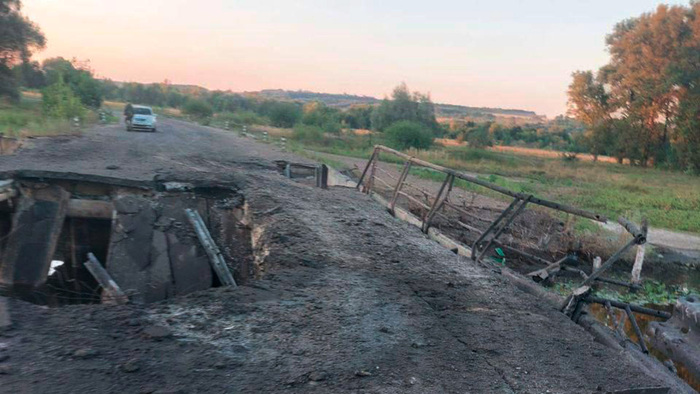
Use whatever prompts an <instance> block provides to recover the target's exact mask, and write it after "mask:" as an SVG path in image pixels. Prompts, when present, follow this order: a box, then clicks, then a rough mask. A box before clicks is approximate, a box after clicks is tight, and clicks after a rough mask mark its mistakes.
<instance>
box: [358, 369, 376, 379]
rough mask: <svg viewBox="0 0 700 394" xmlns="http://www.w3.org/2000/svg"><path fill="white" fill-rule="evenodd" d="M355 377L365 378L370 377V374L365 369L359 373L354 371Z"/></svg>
mask: <svg viewBox="0 0 700 394" xmlns="http://www.w3.org/2000/svg"><path fill="white" fill-rule="evenodd" d="M355 376H357V377H359V378H366V377H367V376H372V372H370V371H367V370H365V369H361V370H359V371H355Z"/></svg>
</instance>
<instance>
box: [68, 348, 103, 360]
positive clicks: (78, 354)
mask: <svg viewBox="0 0 700 394" xmlns="http://www.w3.org/2000/svg"><path fill="white" fill-rule="evenodd" d="M99 354H100V352H99V351H97V350H95V349H91V348H89V347H86V348H82V349H78V350H76V351H75V352H73V357H74V358H79V359H83V360H86V359H89V358H94V357H97V356H98V355H99Z"/></svg>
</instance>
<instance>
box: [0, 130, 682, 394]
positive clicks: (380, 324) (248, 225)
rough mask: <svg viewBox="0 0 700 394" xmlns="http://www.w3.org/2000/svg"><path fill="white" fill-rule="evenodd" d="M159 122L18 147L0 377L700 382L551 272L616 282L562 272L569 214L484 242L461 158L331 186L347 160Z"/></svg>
mask: <svg viewBox="0 0 700 394" xmlns="http://www.w3.org/2000/svg"><path fill="white" fill-rule="evenodd" d="M159 122H160V124H159V132H158V133H126V132H124V131H123V130H122V128H121V127H120V126H118V125H103V126H99V127H95V128H94V129H93V130H90V132H89V133H85V135H83V136H80V137H70V138H63V137H59V138H47V139H37V140H33V141H31V143H27V144H23V145H22V147H21V148H19V149H18V150H17V151H15V152H14V153H12V154H11V155H4V156H0V175H2V176H0V179H2V180H4V181H5V182H3V183H0V185H2V186H1V187H2V189H1V191H0V196H1V197H0V200H1V201H0V240H2V245H1V247H2V254H1V256H2V260H1V262H0V277H1V280H2V283H3V290H4V291H6V292H7V293H5V294H8V295H12V297H0V393H17V392H36V393H74V392H143V393H156V392H183V393H191V392H192V393H194V392H208V393H227V392H270V393H275V392H299V393H309V392H311V393H338V392H373V393H462V392H479V393H482V392H483V393H491V392H505V393H516V392H517V393H521V392H523V393H544V392H551V393H592V392H632V393H634V392H636V393H663V392H673V393H686V392H693V389H692V388H691V387H690V386H688V385H687V384H685V383H683V382H682V381H680V380H678V379H677V377H676V375H674V374H672V373H670V372H669V371H668V368H666V367H664V366H662V369H660V368H659V367H658V364H659V363H654V362H653V361H643V360H650V359H649V358H643V357H642V356H644V357H646V356H645V355H644V354H643V352H641V350H638V345H637V344H636V343H637V342H638V341H636V338H635V340H634V341H631V340H629V339H622V340H620V341H618V340H617V339H612V340H609V338H610V337H609V336H606V335H598V334H596V332H595V330H596V329H593V330H591V329H589V328H587V327H584V326H585V323H586V321H589V322H590V320H588V318H590V315H587V314H586V313H585V311H586V309H585V308H587V305H588V304H590V303H591V302H593V301H595V298H594V295H591V294H590V293H587V290H585V289H584V291H582V292H577V293H575V294H572V297H570V298H569V299H568V300H565V299H564V298H561V297H557V296H555V297H552V296H551V294H552V293H550V292H548V291H546V290H544V288H543V287H542V286H541V285H540V284H538V283H536V282H535V281H534V280H533V277H539V279H540V280H541V281H540V283H542V282H547V281H552V280H556V279H557V278H560V277H562V276H564V275H568V274H574V275H576V276H575V277H576V278H577V279H578V280H579V283H581V284H583V282H584V281H589V283H587V284H586V286H587V285H588V284H590V283H591V282H593V283H594V284H596V283H595V282H601V281H599V280H596V279H598V278H603V279H610V278H609V277H607V276H605V275H602V273H601V272H599V274H600V275H597V276H595V275H593V272H591V271H586V272H584V274H586V278H585V279H584V277H583V276H581V274H580V273H579V272H576V271H573V270H574V269H578V270H582V271H583V268H585V264H588V263H589V262H588V261H582V260H583V259H582V258H581V257H580V255H576V257H577V259H578V260H577V264H574V263H570V262H569V260H567V261H566V262H562V263H561V264H560V266H557V267H550V265H551V264H555V263H557V262H559V261H561V259H562V258H563V257H564V255H566V253H564V255H562V254H561V250H562V249H566V248H562V247H561V245H564V244H567V242H568V239H567V238H566V237H565V235H566V228H567V227H566V225H565V224H564V225H561V224H560V222H562V220H561V219H560V218H557V219H556V220H554V219H551V218H548V217H546V216H541V215H540V214H541V212H540V211H539V210H536V209H532V210H531V209H525V208H526V207H523V209H522V210H520V209H519V206H515V207H513V209H511V211H513V212H515V211H520V212H519V213H518V215H516V217H514V218H513V220H512V221H511V225H510V226H501V225H498V226H494V229H495V230H496V231H493V229H492V231H489V234H487V236H486V237H484V238H483V239H481V240H479V238H480V235H481V234H482V233H483V232H484V231H485V230H488V229H489V227H491V224H492V223H493V221H494V220H495V219H496V218H497V217H498V216H500V215H501V212H502V210H503V209H504V208H505V207H503V206H502V204H501V205H499V206H498V207H495V208H494V206H493V205H488V204H487V203H488V201H487V200H486V198H485V197H484V196H483V195H482V196H475V197H474V198H473V200H472V201H473V202H474V204H471V205H469V204H463V203H462V202H459V201H458V200H457V199H456V195H457V191H456V190H452V191H450V194H449V199H446V198H445V197H444V196H446V194H445V192H446V191H447V190H450V188H451V186H452V183H451V182H452V181H454V182H458V181H457V180H455V179H454V178H458V177H457V176H456V175H455V174H448V175H452V176H453V178H450V180H449V181H448V182H447V183H446V184H445V186H444V188H443V190H442V192H441V193H440V194H437V192H438V191H439V190H435V191H432V192H433V193H429V194H428V195H427V196H425V195H424V194H422V193H421V192H416V191H415V190H413V191H411V192H409V190H408V189H410V188H411V186H416V185H415V184H413V183H414V182H413V181H412V180H411V178H410V176H411V174H410V172H407V173H408V174H409V175H407V179H406V178H405V179H404V181H406V180H408V183H409V184H411V185H407V184H404V185H403V186H402V187H401V188H400V190H399V191H400V192H403V193H405V194H407V195H408V196H409V197H411V198H413V199H415V200H416V201H412V200H410V198H408V197H407V196H405V195H402V194H398V196H399V197H396V198H395V199H394V198H393V197H394V190H396V189H394V188H392V187H389V186H381V185H379V183H381V181H380V180H379V179H382V180H384V179H383V178H382V174H383V173H382V171H383V170H386V169H385V168H382V165H381V163H379V164H377V166H376V169H375V170H372V167H370V168H369V169H368V170H367V174H368V175H367V176H366V177H365V179H364V180H363V185H364V186H367V183H366V182H367V181H368V180H369V179H372V182H375V183H374V185H373V186H372V187H370V188H369V191H370V196H368V195H366V194H362V193H359V192H358V191H357V190H355V189H354V188H345V187H327V188H324V186H325V185H330V184H332V183H333V182H332V180H333V178H334V176H335V175H336V174H334V173H332V171H329V169H325V170H324V168H323V167H320V166H318V165H317V164H316V163H312V162H310V161H308V160H305V159H303V158H300V157H298V156H295V155H292V154H290V153H288V152H286V151H284V150H282V149H280V148H278V147H276V146H274V145H273V144H268V143H261V142H259V141H253V140H251V139H249V138H242V137H239V136H236V135H235V134H234V133H233V132H231V131H225V130H216V129H213V128H208V127H202V126H196V125H192V124H189V123H186V122H180V121H176V120H170V119H163V120H162V121H159ZM265 140H266V139H265ZM275 161H277V162H275ZM415 164H416V163H413V164H411V166H413V165H415ZM46 168H51V171H50V172H49V171H47V170H46ZM371 171H373V172H374V176H371V175H370V174H371ZM408 171H410V170H408ZM368 177H369V178H368ZM324 179H325V181H324ZM326 182H327V183H326ZM387 183H388V182H387ZM404 183H405V182H404ZM353 186H354V185H353ZM390 186H395V185H390ZM404 187H405V188H406V189H405V188H404ZM455 189H456V188H455ZM366 191H367V190H366ZM417 193H421V194H417ZM488 193H490V192H487V193H486V194H487V195H488ZM435 196H437V197H438V198H435ZM373 197H374V198H373ZM517 197H518V199H519V200H520V202H519V203H518V204H523V205H524V204H527V207H531V206H532V205H537V204H536V202H537V200H534V199H533V198H532V197H530V196H524V197H525V199H522V198H520V197H522V196H517ZM513 198H515V197H513ZM380 199H383V200H384V201H385V202H389V203H391V202H392V200H393V203H394V204H393V206H391V208H392V213H394V215H395V216H392V215H391V214H390V213H388V212H387V207H385V206H382V205H380V204H378V203H377V200H380ZM540 202H541V201H540ZM447 203H449V204H453V205H455V206H456V207H457V208H458V209H460V210H462V211H463V212H460V213H459V219H460V220H459V222H461V223H462V224H463V225H466V226H467V227H465V226H462V225H460V224H459V223H457V222H456V221H454V220H452V219H455V218H457V216H456V215H455V214H454V213H452V214H450V213H449V212H448V211H447V209H449V207H447V208H445V209H443V207H442V206H440V205H446V204H447ZM423 205H425V206H426V207H427V208H424V207H423ZM506 205H507V203H506ZM438 206H440V207H439V209H438ZM496 208H500V210H498V209H496ZM545 208H546V207H545ZM453 211H456V210H454V209H453ZM404 214H405V215H404ZM470 215H471V216H474V217H473V218H471V219H469V217H470ZM444 216H446V217H447V218H445V217H444ZM402 217H403V218H405V219H406V220H408V223H407V222H405V221H404V220H399V219H401V218H402ZM504 218H505V219H508V220H509V221H510V217H505V216H504ZM481 219H486V220H481ZM426 221H427V224H426ZM564 222H565V221H564ZM528 223H544V224H546V225H547V226H548V228H551V229H552V231H551V232H552V233H554V235H551V236H548V237H543V236H542V235H541V234H534V233H533V232H532V231H529V228H528V227H527V226H526V224H528ZM413 224H417V225H418V226H414V225H413ZM458 227H459V228H461V229H463V230H466V231H461V230H460V231H461V232H458V231H457V230H456V229H457V228H458ZM638 227H640V226H638ZM469 228H471V229H472V230H469ZM640 229H641V227H640ZM460 237H461V238H460ZM631 238H634V239H635V240H636V241H635V243H634V244H633V245H632V246H630V248H635V247H637V246H638V243H636V242H639V241H641V238H639V237H637V236H631ZM435 240H438V242H435ZM477 240H479V242H477V245H476V246H477V248H476V249H478V252H479V253H478V255H477V256H475V260H478V262H477V261H474V260H472V256H471V255H470V254H468V253H467V252H470V251H471V250H472V248H473V246H474V245H475V244H474V241H477ZM492 241H493V242H492ZM442 245H447V246H448V247H447V248H445V247H444V246H442ZM567 245H568V244H567ZM574 246H576V245H574ZM508 247H510V248H511V249H508ZM497 250H500V251H501V252H502V253H503V254H504V255H505V256H500V254H498V252H497ZM515 250H517V252H516V251H515ZM573 250H577V248H575V247H574V248H573ZM528 256H534V257H536V258H538V259H539V260H537V259H529V257H528ZM504 258H505V259H507V260H508V261H507V263H509V262H510V261H511V260H515V259H516V258H517V259H523V261H527V265H525V266H524V267H525V268H526V269H527V270H525V271H524V273H530V272H534V271H536V270H541V269H545V271H546V275H544V273H542V272H540V274H538V275H533V276H523V275H520V274H517V273H515V272H513V271H512V270H509V269H506V268H504V267H503V264H504V263H503V261H502V260H503V259H504ZM222 261H223V265H222V264H221V262H222ZM86 262H88V263H89V264H88V265H87V267H90V268H91V269H93V270H91V269H89V268H87V267H86ZM611 264H612V263H611ZM602 266H604V264H602V265H601V267H602ZM100 268H103V269H104V271H105V272H106V276H105V275H103V274H104V273H101V272H100ZM222 269H225V270H227V271H228V273H229V274H230V275H231V278H232V281H231V282H229V281H228V280H227V279H223V280H222V278H224V276H223V275H225V273H224V271H222ZM569 269H570V270H571V271H570V270H569ZM606 272H609V271H606ZM543 277H544V278H543ZM591 278H593V279H591ZM99 283H101V284H102V285H100V284H99ZM234 283H235V284H236V285H237V287H235V286H234V285H233V284H234ZM601 283H605V282H601ZM226 284H228V285H226ZM629 284H630V285H632V284H633V283H631V279H630V282H629ZM586 286H580V287H586ZM591 287H593V286H591ZM108 288H109V289H110V291H106V290H107V289H108ZM115 294H117V295H115ZM120 295H124V296H126V297H127V298H128V299H129V302H128V303H126V304H124V303H122V302H120V300H123V298H122V297H121V296H120ZM27 301H28V302H27ZM564 301H567V302H566V303H564ZM37 304H40V305H37ZM67 304H70V305H67ZM108 304H109V305H108ZM114 304H116V305H114ZM47 305H48V306H52V307H48V308H47V307H46V306H47ZM53 306H59V307H53ZM566 306H568V308H564V309H566V311H567V312H568V315H567V314H565V313H562V309H563V307H566ZM579 306H580V309H583V311H581V310H579V311H578V312H577V309H579V308H578V307H579ZM612 307H613V308H616V307H615V306H614V305H613V306H612ZM633 312H634V313H639V312H638V311H633ZM674 319H676V320H679V321H683V322H685V321H687V319H686V320H684V318H682V317H678V318H674ZM574 320H578V322H579V324H577V323H576V322H575V321H574ZM671 320H673V319H671ZM668 324H669V325H670V326H673V322H672V321H670V320H669V323H668ZM596 327H598V328H600V329H603V328H605V327H600V326H596ZM679 332H680V333H673V334H674V335H676V334H677V335H685V334H684V333H683V331H682V328H681V330H680V331H679ZM664 335H666V334H664V331H663V329H662V328H661V327H660V328H658V329H657V336H658V337H659V338H660V339H661V340H663V339H664V338H670V340H671V343H673V339H672V338H673V337H672V336H670V335H671V333H669V334H668V335H666V336H664ZM606 338H608V339H607V340H606ZM622 342H624V343H623V344H621V343H622ZM633 342H634V343H633ZM664 370H665V371H664ZM624 390H628V391H624ZM629 390H631V391H629Z"/></svg>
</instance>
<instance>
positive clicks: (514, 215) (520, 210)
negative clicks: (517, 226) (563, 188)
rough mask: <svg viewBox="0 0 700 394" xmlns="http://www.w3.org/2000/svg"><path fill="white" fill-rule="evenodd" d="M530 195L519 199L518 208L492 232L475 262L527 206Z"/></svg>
mask: <svg viewBox="0 0 700 394" xmlns="http://www.w3.org/2000/svg"><path fill="white" fill-rule="evenodd" d="M531 197H532V196H528V197H527V198H525V199H524V200H521V201H520V205H519V206H518V208H517V209H516V210H515V211H513V213H511V214H510V216H509V217H508V219H506V221H505V222H504V223H503V224H502V225H501V226H500V228H499V229H498V230H497V231H496V233H495V234H493V236H492V237H491V239H490V240H489V243H488V244H486V246H485V247H484V249H483V250H482V251H481V253H479V256H478V257H477V258H476V260H475V261H476V262H477V263H478V262H479V260H481V258H482V257H484V256H485V255H486V254H487V253H488V252H489V249H491V246H493V242H494V241H496V239H497V238H498V237H499V236H500V235H501V234H503V232H504V231H505V230H506V229H507V228H508V226H510V224H511V223H513V221H514V220H515V218H516V217H518V215H520V214H521V213H522V212H523V211H524V210H525V207H526V206H527V203H528V202H529V201H530V198H531ZM474 252H475V253H476V251H474Z"/></svg>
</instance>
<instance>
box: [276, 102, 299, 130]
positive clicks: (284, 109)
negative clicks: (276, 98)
mask: <svg viewBox="0 0 700 394" xmlns="http://www.w3.org/2000/svg"><path fill="white" fill-rule="evenodd" d="M269 116H270V121H271V122H272V125H273V126H275V127H293V126H294V125H295V124H296V123H297V122H298V121H299V119H301V116H302V113H301V108H300V107H299V106H298V105H296V104H294V103H285V102H275V103H272V104H271V105H270V109H269Z"/></svg>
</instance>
